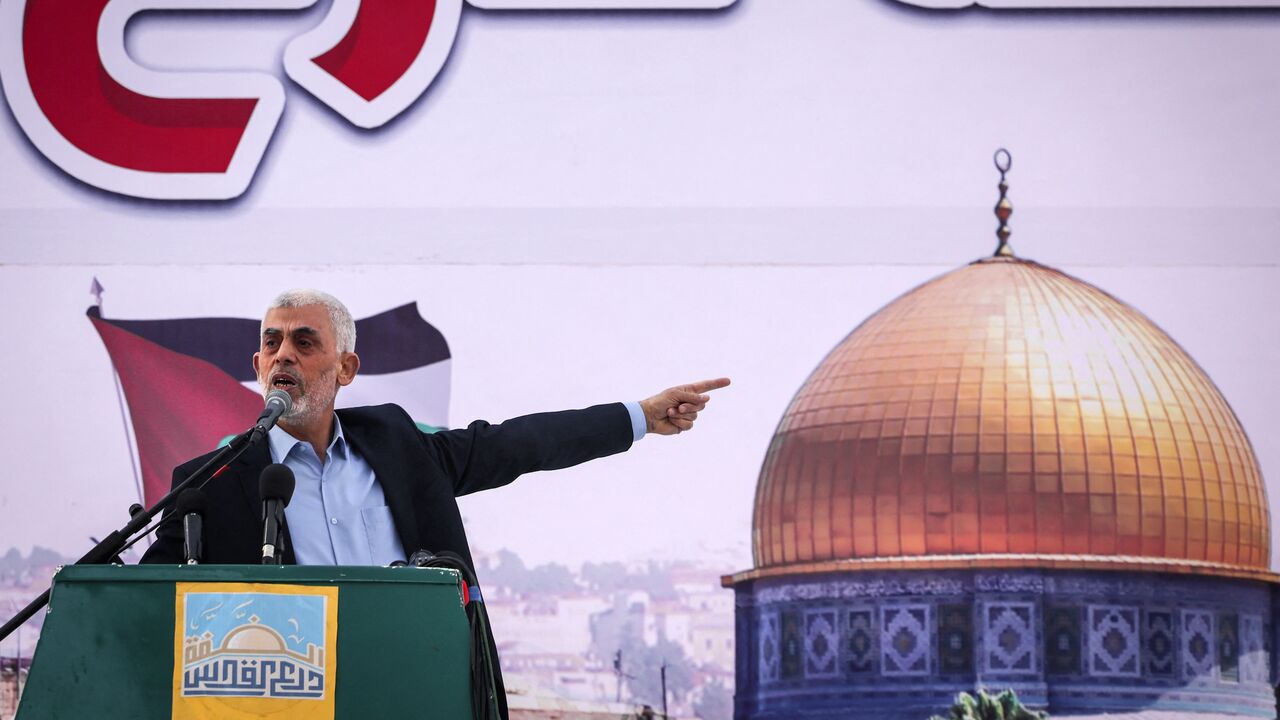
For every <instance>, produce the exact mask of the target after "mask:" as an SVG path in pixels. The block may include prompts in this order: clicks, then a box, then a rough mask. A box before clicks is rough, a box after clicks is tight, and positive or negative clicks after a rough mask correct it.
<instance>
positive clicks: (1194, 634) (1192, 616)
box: [1178, 610, 1214, 680]
mask: <svg viewBox="0 0 1280 720" xmlns="http://www.w3.org/2000/svg"><path fill="white" fill-rule="evenodd" d="M1181 625H1182V627H1181V632H1180V633H1178V634H1179V636H1180V637H1179V639H1180V640H1181V648H1180V649H1181V650H1182V677H1183V679H1184V680H1193V679H1195V678H1199V677H1206V678H1208V677H1213V656H1214V642H1213V613H1211V612H1209V611H1207V610H1183V611H1182V616H1181Z"/></svg>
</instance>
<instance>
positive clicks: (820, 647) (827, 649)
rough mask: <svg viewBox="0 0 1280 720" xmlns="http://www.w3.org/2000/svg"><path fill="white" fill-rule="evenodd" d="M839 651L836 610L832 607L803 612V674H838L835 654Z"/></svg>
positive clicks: (831, 675)
mask: <svg viewBox="0 0 1280 720" xmlns="http://www.w3.org/2000/svg"><path fill="white" fill-rule="evenodd" d="M839 651H840V639H839V634H838V633H837V632H836V611H835V610H834V609H832V608H823V609H820V610H806V611H805V613H804V675H805V677H808V678H830V677H837V676H838V675H840V663H839V662H837V656H838V654H839Z"/></svg>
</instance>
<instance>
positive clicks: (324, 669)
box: [172, 583, 338, 720]
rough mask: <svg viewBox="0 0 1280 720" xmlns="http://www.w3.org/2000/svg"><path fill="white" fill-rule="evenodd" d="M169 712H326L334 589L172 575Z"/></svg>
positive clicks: (184, 719)
mask: <svg viewBox="0 0 1280 720" xmlns="http://www.w3.org/2000/svg"><path fill="white" fill-rule="evenodd" d="M175 603H176V606H175V615H174V616H175V618H176V619H177V621H178V625H177V627H176V628H175V631H174V674H173V715H172V716H173V718H174V720H202V719H204V718H216V717H225V716H227V715H228V714H234V713H242V714H248V715H266V714H270V715H271V717H273V718H277V719H279V720H287V719H289V718H295V717H297V718H303V717H306V718H332V717H333V698H334V678H335V677H336V671H337V667H336V665H337V663H336V656H335V655H334V653H335V652H336V649H337V634H338V621H337V617H338V589H337V588H332V587H311V586H305V585H269V584H247V583H178V584H177V590H176V597H175Z"/></svg>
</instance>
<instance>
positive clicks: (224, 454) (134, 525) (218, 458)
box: [0, 425, 267, 640]
mask: <svg viewBox="0 0 1280 720" xmlns="http://www.w3.org/2000/svg"><path fill="white" fill-rule="evenodd" d="M266 434H267V432H266V429H265V428H263V427H262V426H261V425H258V426H255V427H253V428H251V429H249V430H248V431H246V432H244V433H241V434H240V435H237V436H235V437H234V438H232V439H231V442H229V443H227V444H226V446H224V447H222V448H221V449H219V450H218V452H217V453H216V454H214V456H213V457H211V458H209V460H208V461H207V462H206V463H205V464H204V465H201V466H200V467H199V469H197V470H196V471H195V472H193V473H191V475H189V476H188V477H187V479H186V480H183V481H182V482H180V483H178V484H177V485H175V486H174V487H173V489H172V490H170V491H169V493H168V494H167V495H165V496H164V497H162V498H160V499H159V500H157V501H156V504H155V505H152V506H151V507H150V508H149V509H144V508H142V506H140V505H134V506H133V507H132V508H130V509H129V511H130V513H132V517H131V518H130V519H129V522H128V523H126V524H125V526H124V527H122V528H120V529H119V530H116V531H114V532H112V533H111V534H110V535H107V536H106V537H104V538H102V540H101V541H99V542H98V544H97V545H94V546H93V548H92V549H91V550H89V552H87V553H85V554H84V555H83V556H82V557H81V558H80V559H79V560H77V561H75V562H74V563H72V564H73V565H103V564H106V563H108V562H110V561H111V559H112V558H114V557H115V556H116V555H119V554H120V552H121V551H122V550H124V548H125V547H127V546H128V545H129V538H131V537H133V535H135V534H136V533H138V532H139V531H141V530H142V529H143V528H145V527H146V526H147V524H148V523H150V522H151V521H152V520H153V519H155V516H156V515H159V514H160V513H161V512H163V511H165V510H167V509H168V508H169V506H170V505H173V503H174V502H175V501H176V500H177V499H178V495H180V494H181V493H182V491H183V490H186V489H187V488H188V487H191V486H192V485H195V484H196V483H197V481H198V482H199V484H200V485H204V484H205V483H206V482H208V481H209V480H211V479H212V478H213V477H214V475H216V474H217V471H218V470H221V469H222V467H223V466H224V465H228V464H230V463H231V462H233V461H234V460H235V459H236V458H238V457H240V455H241V454H242V453H243V452H244V451H245V450H248V449H249V446H251V445H253V444H254V443H257V442H258V441H259V440H261V439H262V438H263V437H265V436H266ZM50 590H52V586H50V588H49V589H46V590H45V591H44V592H42V593H40V595H39V597H37V598H36V599H35V600H32V601H31V602H30V603H27V606H26V607H25V608H23V609H22V610H21V611H20V612H19V613H18V614H17V615H14V616H13V617H12V618H10V619H9V622H6V623H5V624H4V626H3V627H0V640H4V639H5V638H7V637H9V635H10V634H11V633H13V631H15V630H17V629H18V628H19V627H21V626H22V624H23V623H25V622H26V621H27V620H30V619H31V616H32V615H35V614H36V612H37V611H38V610H40V608H42V607H44V606H45V605H48V604H49V592H50Z"/></svg>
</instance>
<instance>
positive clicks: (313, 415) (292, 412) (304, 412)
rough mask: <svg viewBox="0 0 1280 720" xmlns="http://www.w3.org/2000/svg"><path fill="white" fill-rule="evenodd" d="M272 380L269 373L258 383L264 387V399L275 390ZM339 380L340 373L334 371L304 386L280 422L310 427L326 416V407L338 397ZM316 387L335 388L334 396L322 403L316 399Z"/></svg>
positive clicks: (319, 399)
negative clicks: (309, 425) (271, 383)
mask: <svg viewBox="0 0 1280 720" xmlns="http://www.w3.org/2000/svg"><path fill="white" fill-rule="evenodd" d="M270 378H271V374H270V373H268V374H267V377H266V378H263V379H260V380H259V381H258V384H259V385H261V386H262V397H263V399H265V398H266V396H267V393H269V392H271V391H272V390H274V389H275V388H273V387H272V386H271V385H270ZM337 379H338V372H337V371H336V370H334V371H332V372H327V373H325V374H323V375H321V376H320V377H319V378H317V379H316V381H315V382H314V383H311V384H310V385H308V386H304V387H303V389H302V394H301V395H299V396H298V397H296V398H294V400H293V407H291V408H289V412H287V413H285V414H283V415H281V416H280V420H281V421H283V422H287V423H289V424H290V425H308V424H310V423H312V422H314V421H315V420H318V419H319V418H320V416H321V415H323V414H324V412H325V409H326V407H327V406H328V405H329V404H331V403H332V402H333V400H334V398H336V397H337V394H338V389H337ZM315 387H320V388H333V395H330V396H329V397H328V398H325V399H324V400H323V401H322V399H321V398H318V397H316V392H315V390H314V389H313V388H315Z"/></svg>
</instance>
